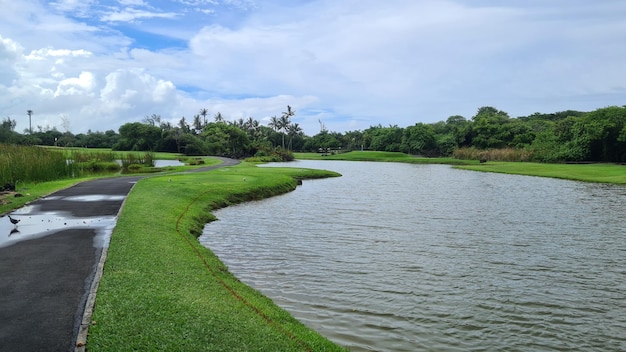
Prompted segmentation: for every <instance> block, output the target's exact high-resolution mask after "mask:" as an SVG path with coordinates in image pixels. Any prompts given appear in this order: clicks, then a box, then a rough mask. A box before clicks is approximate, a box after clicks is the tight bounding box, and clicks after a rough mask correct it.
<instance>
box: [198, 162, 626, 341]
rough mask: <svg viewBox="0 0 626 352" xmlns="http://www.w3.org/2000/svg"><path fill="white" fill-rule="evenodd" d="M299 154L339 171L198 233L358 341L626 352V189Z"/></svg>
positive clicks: (223, 216)
mask: <svg viewBox="0 0 626 352" xmlns="http://www.w3.org/2000/svg"><path fill="white" fill-rule="evenodd" d="M296 165H297V166H298V167H314V168H324V169H332V170H335V171H338V172H340V173H342V174H343V175H344V177H341V178H337V179H328V180H316V181H307V182H305V183H304V185H303V186H301V187H299V188H298V190H296V191H295V192H292V193H290V194H287V195H283V196H280V197H275V198H271V199H268V200H265V201H262V202H254V203H249V204H243V205H240V206H236V207H232V208H227V209H223V210H220V211H218V212H216V215H217V217H218V218H220V221H217V222H214V223H211V224H209V225H207V227H206V228H205V231H204V234H203V236H202V237H201V238H200V240H201V242H202V243H203V244H205V245H206V246H207V247H209V248H211V249H212V250H213V251H214V252H215V253H216V254H217V255H218V256H220V258H221V259H222V260H223V261H224V262H225V263H226V264H227V265H228V266H229V267H230V269H231V271H232V272H233V273H234V274H235V275H237V276H238V277H239V278H240V279H241V280H242V281H244V282H247V283H249V284H250V285H252V286H254V287H256V288H257V289H259V290H260V291H261V292H263V293H265V294H266V295H268V296H269V297H271V298H272V299H273V300H274V301H275V302H276V303H278V304H279V305H281V306H283V307H284V308H285V309H287V310H288V311H290V312H291V313H292V314H293V315H294V316H295V317H297V318H298V319H299V320H301V321H302V322H303V323H305V324H307V325H309V326H311V327H312V328H314V329H316V330H318V331H320V332H321V333H323V334H324V335H326V336H328V337H329V338H330V339H332V340H334V341H337V342H338V343H340V344H342V345H344V346H347V347H349V348H350V350H351V351H415V350H424V351H490V350H507V351H623V350H626V269H624V268H626V241H624V240H623V220H622V219H623V216H622V213H623V210H624V209H626V191H625V188H623V187H616V186H607V185H596V184H585V183H579V182H569V181H561V180H552V179H545V178H537V177H522V176H510V175H498V174H485V173H477V172H467V171H460V170H454V169H451V168H449V167H447V166H437V165H426V166H417V165H405V164H376V163H349V162H323V164H319V163H317V162H306V163H302V162H298V163H296ZM296 165H294V166H296ZM381 180H384V182H381ZM242 214H244V215H245V216H242ZM277 214H280V215H277Z"/></svg>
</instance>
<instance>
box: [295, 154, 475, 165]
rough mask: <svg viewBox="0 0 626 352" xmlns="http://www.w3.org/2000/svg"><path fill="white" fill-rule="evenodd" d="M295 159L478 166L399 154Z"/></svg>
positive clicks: (468, 162)
mask: <svg viewBox="0 0 626 352" xmlns="http://www.w3.org/2000/svg"><path fill="white" fill-rule="evenodd" d="M294 157H295V158H296V159H301V160H346V161H385V162H401V163H411V164H451V165H459V164H462V165H464V164H478V161H475V160H460V159H454V158H418V157H414V156H412V155H409V154H405V153H400V152H377V151H352V152H347V153H339V154H334V155H326V156H324V155H323V154H321V153H294Z"/></svg>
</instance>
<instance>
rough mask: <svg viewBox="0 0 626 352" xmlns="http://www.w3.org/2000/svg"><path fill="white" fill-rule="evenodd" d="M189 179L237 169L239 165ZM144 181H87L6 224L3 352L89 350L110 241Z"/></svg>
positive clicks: (2, 237) (1, 222)
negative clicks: (134, 191)
mask: <svg viewBox="0 0 626 352" xmlns="http://www.w3.org/2000/svg"><path fill="white" fill-rule="evenodd" d="M220 159H222V161H223V163H222V164H220V165H216V166H209V167H203V168H199V169H194V170H191V171H187V172H202V171H208V170H211V169H215V168H218V167H224V166H231V165H235V164H237V163H239V162H238V161H237V160H233V159H227V158H220ZM142 177H144V176H128V177H114V178H107V179H100V180H93V181H87V182H83V183H80V184H77V185H75V186H73V187H70V188H67V189H64V190H61V191H58V192H55V193H53V194H51V195H49V196H47V197H44V198H41V199H39V200H37V201H35V202H32V203H30V204H28V205H27V206H25V207H23V208H21V209H18V210H16V211H15V212H13V213H11V216H12V217H13V218H15V219H19V220H20V222H19V223H18V224H17V226H15V225H13V224H11V223H10V222H9V219H8V217H2V218H0V231H1V232H0V351H2V352H4V351H11V352H16V351H77V350H79V351H80V350H84V341H85V339H86V332H87V329H88V326H89V317H90V313H91V311H90V309H91V304H92V303H93V300H94V299H95V288H97V282H98V280H99V275H100V273H101V270H102V266H103V263H104V260H105V259H106V251H107V247H108V242H109V241H108V239H109V238H110V234H111V232H112V231H113V228H114V227H115V222H116V220H117V215H118V213H119V212H120V210H121V208H122V206H123V203H124V200H125V199H126V196H127V195H128V194H129V192H130V191H131V189H132V187H133V185H134V184H135V183H136V182H137V181H139V180H140V179H141V178H142Z"/></svg>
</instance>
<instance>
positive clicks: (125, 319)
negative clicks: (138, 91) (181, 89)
mask: <svg viewBox="0 0 626 352" xmlns="http://www.w3.org/2000/svg"><path fill="white" fill-rule="evenodd" d="M328 176H337V174H335V173H331V172H326V171H319V170H306V169H296V168H281V169H275V168H257V167H254V166H251V165H250V164H246V163H244V164H241V165H238V166H235V167H227V168H222V169H217V170H213V171H210V172H203V173H195V174H179V175H168V176H164V177H161V176H159V177H153V178H149V179H143V180H141V181H140V182H139V183H138V184H137V185H136V186H135V188H134V189H133V190H132V192H131V195H130V196H129V197H128V199H127V201H126V204H125V206H124V209H123V212H122V214H121V215H120V217H119V219H118V223H117V226H116V228H115V230H114V233H113V235H112V238H111V243H110V247H109V252H108V258H107V261H106V264H105V268H104V274H103V277H102V280H101V282H100V287H99V289H98V294H97V298H96V304H95V311H94V315H93V317H92V318H93V325H92V326H91V327H90V330H89V337H88V340H87V350H88V351H90V352H92V351H122V350H123V351H133V350H144V351H156V350H158V351H340V350H343V349H342V348H341V347H339V346H337V345H336V344H334V343H332V342H330V341H329V340H327V339H326V338H324V337H322V336H321V335H319V334H318V333H316V332H314V331H312V330H310V329H309V328H307V327H306V326H304V325H303V324H301V323H300V322H299V321H297V320H296V319H294V318H293V317H292V316H291V315H290V314H289V313H287V312H286V311H284V310H282V309H281V308H279V307H278V306H276V305H275V304H274V303H273V302H272V301H271V300H270V299H268V298H267V297H265V296H263V295H262V294H260V293H259V292H257V291H256V290H254V289H252V288H250V287H249V286H247V285H245V284H243V283H241V282H240V281H239V280H237V278H235V277H234V276H233V275H232V274H231V273H230V272H229V271H228V269H227V267H226V266H224V264H223V263H222V262H221V261H220V260H219V259H218V258H217V257H216V256H215V255H214V254H213V253H212V252H211V251H210V250H208V249H206V248H205V247H203V246H202V245H201V244H200V243H199V242H198V241H197V239H196V236H197V235H198V234H199V233H200V232H201V230H202V227H203V226H204V224H205V223H206V222H207V221H210V220H211V219H214V217H213V215H212V214H210V210H212V209H216V208H220V207H224V206H227V205H229V204H234V203H239V202H243V201H248V200H254V199H261V198H265V197H269V196H271V195H275V194H280V193H284V192H288V191H291V190H293V189H294V188H295V187H296V179H295V178H303V179H305V178H318V177H328ZM170 178H171V182H169V179H170ZM244 178H245V180H244ZM277 216H280V214H277Z"/></svg>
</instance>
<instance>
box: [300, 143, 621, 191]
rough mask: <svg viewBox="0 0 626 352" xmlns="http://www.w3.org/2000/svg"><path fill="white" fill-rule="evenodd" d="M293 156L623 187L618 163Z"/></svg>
mask: <svg viewBox="0 0 626 352" xmlns="http://www.w3.org/2000/svg"><path fill="white" fill-rule="evenodd" d="M294 155H295V157H296V159H303V160H307V159H308V160H348V161H387V162H402V163H417V164H449V165H455V166H454V167H457V168H460V169H465V170H475V171H483V172H499V173H507V174H516V175H528V176H541V177H552V178H560V179H567V180H576V181H584V182H600V183H614V184H626V166H625V165H618V164H546V163H526V162H498V161H489V162H487V163H485V164H480V163H479V162H478V160H459V159H454V158H416V157H413V156H411V155H408V154H404V153H397V152H374V151H363V152H361V151H353V152H349V153H341V154H336V155H328V156H322V154H320V153H295V154H294Z"/></svg>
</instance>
